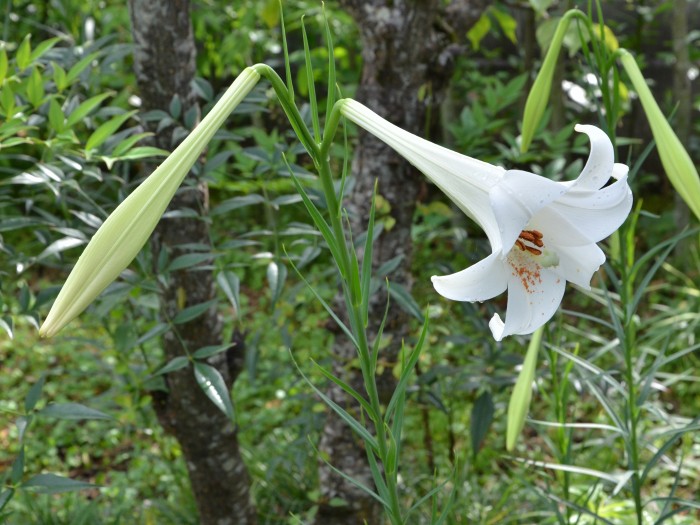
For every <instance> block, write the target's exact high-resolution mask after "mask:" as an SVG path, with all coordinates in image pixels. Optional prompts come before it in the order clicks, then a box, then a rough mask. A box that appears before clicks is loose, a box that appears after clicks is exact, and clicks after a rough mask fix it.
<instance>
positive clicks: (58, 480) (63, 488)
mask: <svg viewBox="0 0 700 525" xmlns="http://www.w3.org/2000/svg"><path fill="white" fill-rule="evenodd" d="M21 486H22V488H23V489H30V490H31V491H32V492H37V493H39V494H59V493H62V492H71V491H74V490H83V489H90V488H95V487H97V486H98V485H93V484H92V483H86V482H85V481H78V480H75V479H70V478H64V477H63V476H57V475H56V474H37V475H36V476H32V477H31V478H30V479H28V480H27V481H25V482H24V483H22V485H21Z"/></svg>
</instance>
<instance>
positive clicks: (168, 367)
mask: <svg viewBox="0 0 700 525" xmlns="http://www.w3.org/2000/svg"><path fill="white" fill-rule="evenodd" d="M189 364H190V359H189V358H188V357H187V356H185V355H179V356H177V357H173V358H172V359H171V360H170V361H168V362H167V363H166V364H165V365H163V366H162V367H160V368H159V369H158V370H157V371H156V372H155V373H154V374H153V375H154V376H161V375H164V374H169V373H170V372H176V371H177V370H182V369H183V368H186V367H187V366H188V365H189Z"/></svg>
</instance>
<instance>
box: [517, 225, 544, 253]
mask: <svg viewBox="0 0 700 525" xmlns="http://www.w3.org/2000/svg"><path fill="white" fill-rule="evenodd" d="M543 237H544V235H543V234H542V232H540V231H538V230H523V231H521V232H520V235H519V236H518V239H516V241H515V245H516V246H517V247H518V248H520V249H521V250H522V251H528V252H530V253H531V254H532V255H542V250H538V249H537V248H543V247H544V241H543V240H542V238H543ZM521 239H522V240H521ZM523 241H525V242H528V243H530V244H534V245H535V246H537V248H534V247H532V246H528V245H527V244H525V243H524V242H523Z"/></svg>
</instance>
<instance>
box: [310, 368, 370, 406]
mask: <svg viewBox="0 0 700 525" xmlns="http://www.w3.org/2000/svg"><path fill="white" fill-rule="evenodd" d="M311 362H312V363H313V364H314V365H316V367H317V368H318V370H319V372H321V373H322V374H323V375H324V376H326V379H328V380H329V381H332V382H333V383H335V384H336V385H338V386H339V387H340V388H342V389H343V390H344V391H345V392H346V393H347V394H348V395H349V396H351V397H352V398H353V399H355V400H356V401H357V402H358V403H360V405H361V406H362V408H363V409H364V410H365V412H367V414H369V415H370V417H371V418H372V419H375V416H376V415H377V414H375V413H374V409H373V408H372V405H370V404H369V401H367V400H366V399H365V398H364V397H363V396H362V394H360V393H359V392H358V391H357V390H355V389H354V388H353V387H351V386H350V385H348V384H347V383H346V382H345V381H343V380H342V379H340V378H339V377H336V376H334V375H333V374H332V373H331V372H329V371H328V370H326V369H325V368H324V367H323V366H321V365H320V364H318V363H317V362H316V361H314V360H313V359H312V360H311Z"/></svg>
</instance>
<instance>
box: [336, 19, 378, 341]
mask: <svg viewBox="0 0 700 525" xmlns="http://www.w3.org/2000/svg"><path fill="white" fill-rule="evenodd" d="M327 23H328V22H326V24H327ZM377 184H378V181H377V180H375V181H374V190H373V191H372V202H371V204H370V207H369V220H368V221H367V239H365V249H364V253H363V254H362V276H361V278H360V289H361V290H362V293H361V297H362V304H361V308H362V319H363V321H364V324H365V327H367V323H368V321H369V303H370V293H369V289H370V288H369V286H370V283H371V281H372V248H373V244H374V213H375V204H376V196H377ZM341 197H342V196H341Z"/></svg>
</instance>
